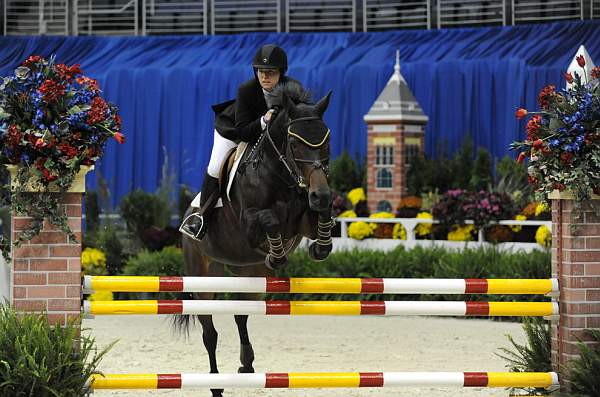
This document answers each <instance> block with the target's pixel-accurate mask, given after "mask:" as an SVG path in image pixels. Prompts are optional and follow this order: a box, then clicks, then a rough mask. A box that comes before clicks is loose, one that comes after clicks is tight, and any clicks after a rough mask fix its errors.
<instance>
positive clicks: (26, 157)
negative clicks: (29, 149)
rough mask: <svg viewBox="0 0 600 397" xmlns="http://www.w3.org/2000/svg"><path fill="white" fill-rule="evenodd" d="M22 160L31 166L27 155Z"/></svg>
mask: <svg viewBox="0 0 600 397" xmlns="http://www.w3.org/2000/svg"><path fill="white" fill-rule="evenodd" d="M21 160H23V161H24V162H25V163H27V164H29V156H28V155H27V154H24V155H23V156H21Z"/></svg>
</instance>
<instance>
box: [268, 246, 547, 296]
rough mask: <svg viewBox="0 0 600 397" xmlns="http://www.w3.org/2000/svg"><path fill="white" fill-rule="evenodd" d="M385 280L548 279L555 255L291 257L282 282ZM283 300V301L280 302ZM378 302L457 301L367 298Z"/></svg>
mask: <svg viewBox="0 0 600 397" xmlns="http://www.w3.org/2000/svg"><path fill="white" fill-rule="evenodd" d="M307 275H310V277H386V278H431V277H434V278H549V277H550V254H549V253H548V252H546V251H541V250H535V251H532V252H528V253H525V252H520V251H519V252H514V253H513V252H500V251H498V250H497V249H495V248H493V247H492V248H479V249H464V250H461V251H455V250H447V249H444V248H422V247H415V248H414V249H410V250H407V249H405V248H404V247H398V248H396V249H394V250H392V251H388V252H383V251H364V250H353V251H341V252H334V253H332V254H331V255H329V257H328V258H327V259H326V260H325V261H323V262H313V261H311V260H310V259H309V257H308V253H307V252H306V251H297V252H295V253H293V254H292V255H290V257H289V264H288V266H286V267H285V268H284V269H282V270H280V271H279V272H278V276H280V277H307ZM293 298H294V299H301V300H320V299H325V300H356V299H357V296H356V295H343V294H340V295H334V294H331V295H328V294H313V295H311V294H306V295H297V296H294V297H293ZM464 298H465V299H467V300H483V301H485V300H505V301H532V300H533V301H535V300H539V297H537V296H532V295H512V296H510V295H502V296H493V297H490V296H486V295H468V296H464ZM281 299H283V298H281ZM362 299H375V300H390V299H391V300H394V299H395V300H414V299H421V300H457V299H459V300H460V299H462V297H457V296H456V295H435V294H432V295H418V296H416V295H386V296H383V295H368V296H366V297H364V298H362Z"/></svg>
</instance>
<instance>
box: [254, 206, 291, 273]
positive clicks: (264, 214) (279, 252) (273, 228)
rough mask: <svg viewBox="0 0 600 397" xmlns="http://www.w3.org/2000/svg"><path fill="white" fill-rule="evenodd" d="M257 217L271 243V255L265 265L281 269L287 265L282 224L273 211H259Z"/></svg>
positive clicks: (268, 255) (266, 259) (269, 254)
mask: <svg viewBox="0 0 600 397" xmlns="http://www.w3.org/2000/svg"><path fill="white" fill-rule="evenodd" d="M257 215H258V220H259V222H260V224H261V226H262V228H263V230H265V231H266V233H267V240H268V242H269V253H268V254H267V257H266V258H265V265H266V266H267V267H268V268H269V269H273V270H276V269H279V268H281V267H283V266H284V265H286V264H287V256H286V255H285V250H284V247H283V239H282V237H281V223H280V222H279V219H278V218H277V214H276V213H275V211H273V210H271V209H266V210H261V211H258V212H257Z"/></svg>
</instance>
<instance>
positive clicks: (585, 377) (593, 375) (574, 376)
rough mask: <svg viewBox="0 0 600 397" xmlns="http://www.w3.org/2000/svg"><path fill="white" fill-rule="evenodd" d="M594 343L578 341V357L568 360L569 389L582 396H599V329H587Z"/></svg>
mask: <svg viewBox="0 0 600 397" xmlns="http://www.w3.org/2000/svg"><path fill="white" fill-rule="evenodd" d="M586 332H587V333H588V334H589V335H590V336H591V338H592V341H593V342H595V343H596V344H595V345H588V344H586V343H584V342H579V343H578V344H577V345H578V347H579V358H576V359H574V360H572V361H571V362H570V368H569V375H568V377H569V381H570V382H571V384H572V386H571V390H572V391H573V392H575V393H580V394H582V395H584V396H589V397H593V396H600V376H598V375H599V374H600V344H598V343H600V330H599V329H588V330H586Z"/></svg>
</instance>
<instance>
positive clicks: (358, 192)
mask: <svg viewBox="0 0 600 397" xmlns="http://www.w3.org/2000/svg"><path fill="white" fill-rule="evenodd" d="M346 197H347V198H348V200H350V202H351V203H352V205H356V204H358V202H359V201H364V200H366V199H367V195H366V194H365V189H363V188H362V187H357V188H355V189H352V190H350V191H349V192H348V194H347V195H346Z"/></svg>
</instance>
